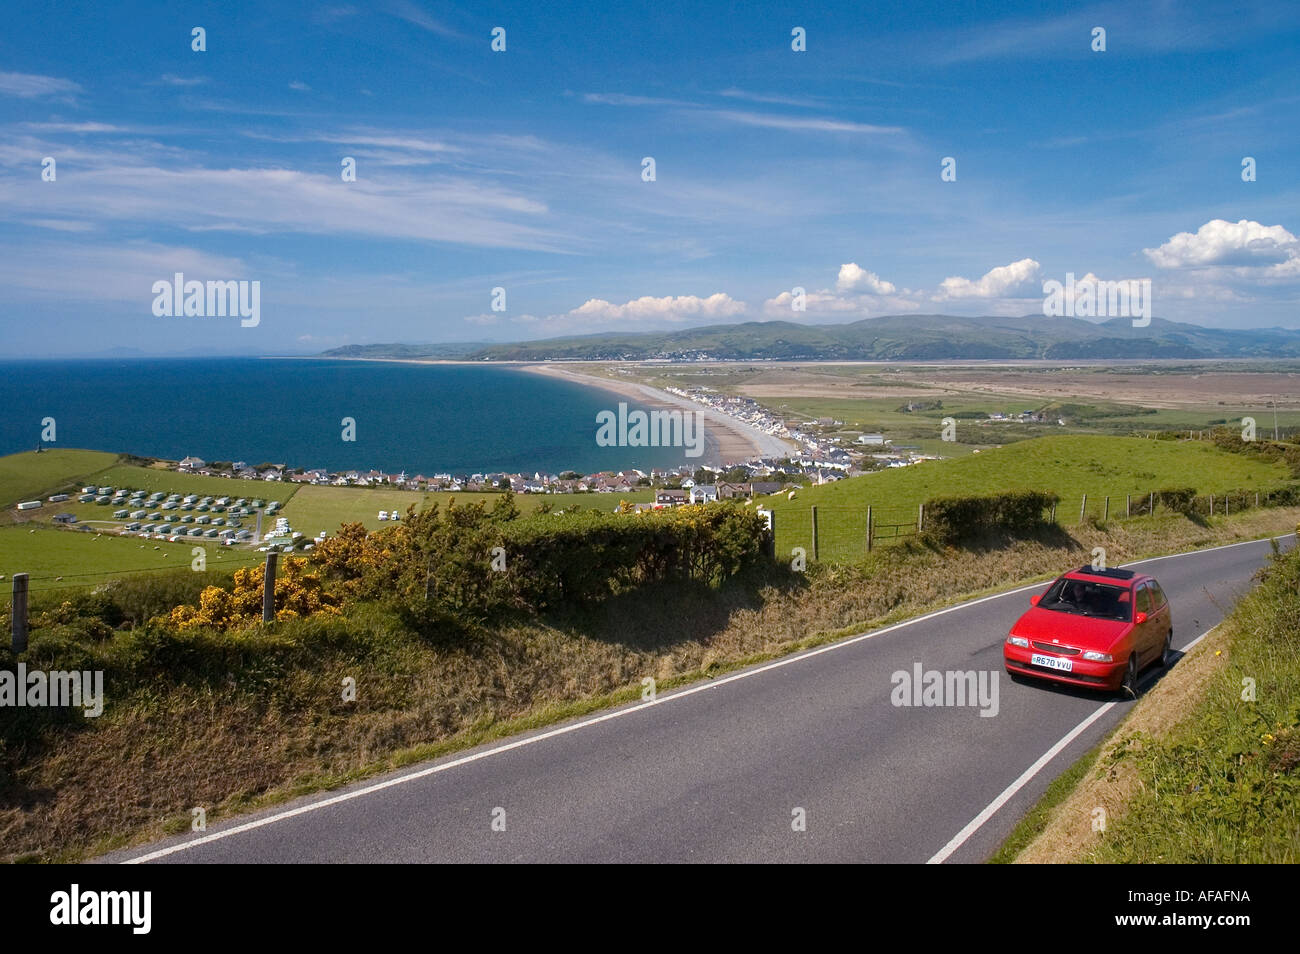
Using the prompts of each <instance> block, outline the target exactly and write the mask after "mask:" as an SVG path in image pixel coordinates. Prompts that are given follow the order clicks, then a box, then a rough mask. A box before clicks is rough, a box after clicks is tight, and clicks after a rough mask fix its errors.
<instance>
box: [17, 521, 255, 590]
mask: <svg viewBox="0 0 1300 954" xmlns="http://www.w3.org/2000/svg"><path fill="white" fill-rule="evenodd" d="M204 543H205V546H204V549H206V551H207V561H208V563H209V564H210V565H211V566H212V567H214V568H215V567H218V566H236V565H246V564H250V563H255V562H258V561H259V560H260V559H262V554H260V553H257V552H255V551H248V550H236V549H234V548H230V547H218V546H217V545H216V544H215V543H214V542H213V541H210V540H208V541H204ZM196 546H199V544H198V543H197V542H195V543H168V542H166V541H164V540H147V541H146V540H140V539H138V538H136V537H119V536H114V535H109V534H105V535H103V536H100V535H97V534H94V533H78V532H76V531H73V530H61V529H54V528H52V527H45V526H37V525H33V526H17V527H0V574H2V575H3V576H4V579H5V581H6V582H7V581H8V580H9V579H11V578H12V577H13V575H14V574H15V573H28V574H30V575H31V588H32V591H33V593H37V592H41V591H44V590H47V589H49V588H50V587H53V586H77V585H91V584H95V583H101V582H103V581H104V580H107V579H110V578H111V577H113V576H114V575H116V574H121V573H133V572H138V571H141V570H161V569H165V568H169V567H170V568H173V569H175V568H177V567H180V568H184V567H187V566H190V564H191V561H192V560H193V559H194V557H193V555H192V551H193V548H194V547H196ZM57 577H63V579H62V580H59V579H57ZM9 595H10V594H9V591H8V587H7V586H6V587H5V588H4V589H3V591H0V603H7V602H8V600H9Z"/></svg>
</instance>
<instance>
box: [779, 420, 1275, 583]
mask: <svg viewBox="0 0 1300 954" xmlns="http://www.w3.org/2000/svg"><path fill="white" fill-rule="evenodd" d="M1288 478H1289V472H1288V470H1287V468H1286V467H1285V465H1283V464H1280V463H1277V464H1275V463H1269V462H1265V461H1261V460H1256V459H1254V458H1250V457H1244V456H1242V455H1239V454H1232V453H1229V452H1227V451H1223V450H1219V449H1218V448H1217V447H1214V446H1213V445H1211V444H1206V443H1201V442H1183V443H1179V442H1174V441H1154V440H1147V439H1145V438H1139V437H1107V436H1097V435H1066V436H1060V437H1041V438H1036V439H1033V440H1026V441H1020V442H1018V443H1015V444H1011V445H1008V446H1006V447H1001V448H996V449H993V450H987V451H983V452H981V453H979V454H972V455H969V456H965V457H961V458H957V459H951V460H941V461H924V462H922V463H919V464H914V465H912V466H910V467H903V468H898V469H894V470H886V471H880V472H877V473H873V474H867V475H865V476H862V477H854V478H851V479H849V480H843V481H839V482H837V483H833V484H824V485H822V486H820V487H808V488H806V489H803V490H800V491H798V492H797V493H796V494H795V497H794V499H793V500H790V499H787V498H786V497H785V496H784V495H780V494H778V495H776V496H775V497H772V498H768V499H767V500H765V501H764V505H765V506H770V507H771V509H772V510H773V511H774V512H775V513H776V515H777V547H778V551H779V552H781V553H788V552H789V550H790V548H791V547H794V546H804V547H810V541H811V539H812V520H811V513H810V509H809V508H810V507H811V506H813V505H816V506H817V523H818V538H819V556H820V558H821V559H823V560H826V559H831V560H852V559H858V558H859V557H860V556H861V554H862V552H863V548H864V545H865V539H866V508H867V506H868V505H870V506H871V507H872V508H873V519H874V521H875V523H876V525H877V528H878V529H879V531H880V533H882V534H883V535H885V536H888V534H890V533H892V532H894V531H892V530H889V529H885V528H886V527H888V526H889V525H891V524H905V525H914V524H915V522H916V515H917V506H918V505H919V504H922V503H924V502H925V501H926V500H927V499H929V498H931V497H937V496H942V495H948V494H992V493H998V492H1001V491H1005V490H1046V491H1051V492H1053V493H1056V494H1059V495H1060V497H1061V505H1060V509H1059V511H1058V514H1059V519H1060V520H1061V522H1063V523H1074V522H1076V521H1077V520H1078V515H1079V505H1080V501H1081V498H1082V496H1083V495H1084V494H1087V495H1088V511H1087V512H1088V516H1098V517H1099V516H1101V514H1102V508H1103V506H1104V504H1103V498H1104V497H1105V496H1106V495H1110V497H1111V510H1110V514H1111V516H1112V517H1115V516H1123V513H1124V495H1125V494H1147V493H1149V492H1151V491H1154V490H1160V489H1162V488H1168V487H1195V488H1196V489H1197V490H1198V492H1201V493H1216V494H1217V493H1222V492H1223V491H1225V490H1244V489H1252V490H1260V491H1264V490H1269V489H1272V488H1275V487H1278V486H1280V485H1282V484H1284V483H1286V482H1287V480H1288ZM901 529H902V530H906V529H909V526H904V527H903V528H901ZM809 552H810V554H811V549H810V550H809Z"/></svg>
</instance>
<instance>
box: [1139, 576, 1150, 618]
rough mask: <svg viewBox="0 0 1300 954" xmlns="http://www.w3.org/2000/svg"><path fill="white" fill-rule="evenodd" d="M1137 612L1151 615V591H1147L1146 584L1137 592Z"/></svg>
mask: <svg viewBox="0 0 1300 954" xmlns="http://www.w3.org/2000/svg"><path fill="white" fill-rule="evenodd" d="M1137 611H1138V612H1139V613H1146V614H1147V615H1148V616H1150V615H1151V591H1150V590H1148V589H1147V585H1146V584H1145V583H1143V584H1141V585H1140V586H1139V587H1138V591H1137Z"/></svg>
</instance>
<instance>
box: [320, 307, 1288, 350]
mask: <svg viewBox="0 0 1300 954" xmlns="http://www.w3.org/2000/svg"><path fill="white" fill-rule="evenodd" d="M325 354H326V355H327V356H330V355H339V356H352V357H356V356H367V357H395V358H413V357H440V356H445V346H439V345H401V344H392V345H367V346H364V347H363V346H357V345H350V346H348V347H347V348H345V349H335V350H333V351H327V352H325ZM705 355H707V356H708V357H711V358H717V359H721V360H734V361H748V360H799V361H809V360H822V361H836V360H859V361H866V360H914V361H924V360H937V359H947V358H962V359H977V358H979V359H1002V358H1052V359H1066V360H1073V359H1086V358H1213V357H1274V358H1276V357H1283V356H1295V355H1300V332H1296V331H1290V330H1284V329H1281V328H1254V329H1233V330H1229V329H1221V328H1205V327H1202V326H1200V325H1190V324H1185V323H1182V322H1176V321H1168V320H1166V319H1163V318H1152V319H1151V323H1150V324H1149V325H1147V326H1145V327H1141V328H1135V327H1133V321H1132V319H1130V318H1112V319H1110V320H1108V321H1100V322H1094V321H1086V320H1084V319H1082V318H1047V317H1044V316H1043V315H1024V316H1021V317H998V316H991V315H985V316H982V317H970V318H966V317H955V316H952V315H887V316H883V317H880V318H864V319H862V320H860V321H854V322H849V323H846V324H824V325H814V324H803V323H799V322H792V321H750V322H744V323H740V324H731V325H709V326H706V327H700V328H686V329H682V330H673V331H665V332H640V333H618V334H609V333H605V334H596V335H581V336H571V337H563V338H550V339H546V340H542V341H530V342H522V343H516V344H501V345H491V346H488V347H484V348H481V349H479V350H477V351H473V352H471V353H469V354H465V355H463V357H465V358H467V359H472V360H496V361H546V360H565V359H569V360H587V361H606V360H617V359H631V360H643V359H647V358H686V359H689V358H695V357H701V356H705Z"/></svg>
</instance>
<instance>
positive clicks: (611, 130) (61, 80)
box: [0, 0, 1300, 357]
mask: <svg viewBox="0 0 1300 954" xmlns="http://www.w3.org/2000/svg"><path fill="white" fill-rule="evenodd" d="M232 7H233V8H234V9H232ZM196 26H199V27H203V28H204V30H205V31H206V46H207V49H206V51H204V52H195V51H193V50H192V49H191V29H192V28H193V27H196ZM498 26H499V27H503V28H504V29H505V31H506V50H505V51H504V52H494V51H493V50H492V49H491V41H492V30H493V28H494V27H498ZM1098 26H1100V27H1103V28H1104V29H1105V30H1106V50H1105V52H1094V51H1093V50H1092V49H1091V45H1092V42H1093V39H1092V31H1093V28H1094V27H1098ZM794 27H803V28H804V29H805V31H806V37H807V40H806V44H807V49H806V51H803V52H795V51H793V50H792V49H791V39H792V37H791V31H792V29H793V28H794ZM1298 40H1300V10H1298V9H1297V8H1295V7H1294V6H1291V5H1285V4H1277V5H1272V4H1250V5H1245V6H1238V5H1234V4H1224V5H1209V4H1189V3H1172V2H1163V3H1162V2H1155V3H1151V2H1135V3H1131V2H1123V3H1113V4H1112V3H1102V4H1092V5H1078V6H1073V7H1069V8H1065V9H1062V8H1057V7H1054V6H1052V5H1041V4H1030V3H1026V4H1014V3H1003V4H986V3H981V4H975V3H952V2H944V3H924V2H922V3H916V2H907V3H898V4H873V5H862V4H840V3H818V4H807V5H797V4H752V5H743V6H742V5H732V4H725V5H724V4H693V3H667V2H657V3H617V4H614V3H607V2H602V3H562V2H561V3H547V4H538V3H519V4H510V3H475V4H472V5H471V4H456V5H453V4H446V3H431V2H419V0H394V2H379V3H375V4H359V3H358V4H355V5H354V4H346V3H338V4H329V3H326V4H320V5H315V4H292V5H291V4H277V3H268V4H258V5H253V4H235V5H227V4H184V3H180V4H166V5H165V4H131V3H124V4H111V5H107V4H88V3H82V4H78V3H58V4H46V3H32V4H22V5H17V6H13V7H12V8H11V9H9V10H7V11H6V23H5V29H4V31H3V33H0V289H3V295H0V322H2V323H3V326H4V332H5V338H6V341H7V347H6V352H7V353H8V354H9V355H10V356H13V357H22V356H43V355H50V354H73V353H90V352H96V351H100V350H103V349H108V348H114V347H126V348H139V349H142V350H145V351H149V352H160V353H166V352H176V351H182V350H186V349H201V350H203V351H206V352H209V353H247V352H267V353H279V352H301V351H312V350H320V349H323V348H328V347H333V346H336V345H339V344H346V343H366V342H375V341H417V342H428V341H457V340H518V339H524V338H536V337H543V336H549V335H556V334H568V333H592V332H602V331H631V330H648V329H652V328H664V327H674V326H685V325H691V324H703V323H712V322H722V321H742V320H747V319H755V318H759V319H761V318H785V319H789V320H798V321H808V322H827V321H851V320H857V319H859V318H864V317H873V316H880V315H885V314H900V313H936V312H938V313H949V314H1029V313H1040V312H1041V307H1042V299H1043V292H1042V283H1043V282H1044V281H1047V280H1050V279H1055V280H1061V281H1063V280H1064V279H1065V277H1066V274H1067V273H1074V274H1075V275H1076V277H1083V276H1085V275H1089V274H1091V275H1094V276H1097V277H1100V278H1101V279H1105V280H1119V279H1139V278H1149V279H1151V281H1152V285H1153V295H1154V303H1155V313H1156V314H1157V315H1159V316H1161V317H1165V318H1171V319H1174V320H1181V321H1191V322H1196V323H1200V324H1207V325H1216V326H1224V327H1247V326H1283V327H1293V328H1295V327H1300V310H1297V307H1296V306H1297V302H1298V300H1300V244H1298V243H1297V240H1296V234H1297V232H1298V231H1300V214H1298V210H1300V206H1298V202H1297V200H1298V199H1300V186H1298V185H1297V183H1300V167H1298V163H1300V160H1298V159H1297V157H1298V156H1300V149H1298V148H1297V147H1298V146H1300V143H1298V142H1297V140H1298V139H1300V131H1298V129H1300V123H1297V118H1298V117H1300V65H1298V64H1300V60H1298V59H1297V56H1296V51H1297V48H1298V47H1300V43H1298V42H1297V41H1298ZM647 156H649V157H653V158H654V160H655V173H656V178H655V180H654V181H649V182H648V181H644V180H643V178H642V159H643V158H644V157H647ZM1247 156H1249V157H1253V158H1254V159H1255V161H1256V180H1255V181H1253V182H1244V181H1243V180H1242V160H1243V157H1247ZM45 157H53V158H54V159H55V161H56V167H55V168H56V178H55V180H54V181H52V182H49V181H43V180H42V175H41V174H42V160H43V159H44V158H45ZM344 157H353V158H354V159H355V160H356V169H357V178H356V181H355V182H344V181H342V177H341V175H340V172H341V162H342V160H343V158H344ZM944 157H953V158H955V159H956V180H955V181H951V182H945V181H942V180H941V177H940V171H941V161H942V159H943V158H944ZM176 271H182V272H184V274H185V277H186V278H187V279H197V280H200V281H204V280H240V279H242V280H249V281H253V280H256V281H259V282H260V283H261V321H260V324H258V325H257V327H255V328H250V327H241V324H240V322H239V320H238V319H231V318H218V317H208V318H200V317H188V318H166V317H155V316H154V314H153V313H152V310H151V304H152V302H153V298H154V296H153V293H152V291H151V288H152V285H153V283H154V282H155V281H158V280H170V278H171V276H172V275H173V274H174V272H176ZM796 286H799V287H803V288H805V289H806V290H807V301H808V307H807V310H806V311H805V312H798V313H796V312H793V311H792V310H791V308H790V303H789V302H790V297H789V296H790V290H791V289H792V288H794V287H796ZM496 287H502V288H504V289H505V290H506V310H505V311H504V312H499V311H493V310H492V308H491V302H492V290H493V288H496Z"/></svg>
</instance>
